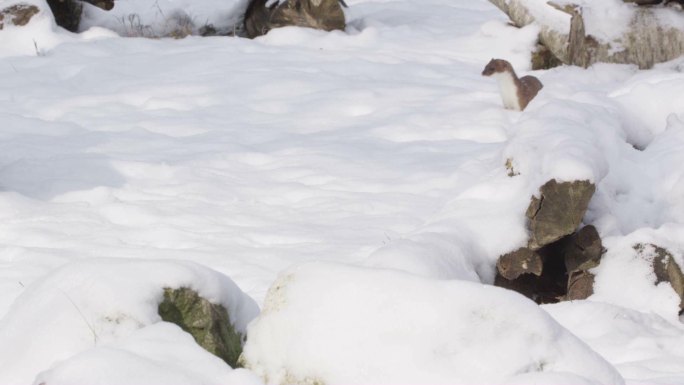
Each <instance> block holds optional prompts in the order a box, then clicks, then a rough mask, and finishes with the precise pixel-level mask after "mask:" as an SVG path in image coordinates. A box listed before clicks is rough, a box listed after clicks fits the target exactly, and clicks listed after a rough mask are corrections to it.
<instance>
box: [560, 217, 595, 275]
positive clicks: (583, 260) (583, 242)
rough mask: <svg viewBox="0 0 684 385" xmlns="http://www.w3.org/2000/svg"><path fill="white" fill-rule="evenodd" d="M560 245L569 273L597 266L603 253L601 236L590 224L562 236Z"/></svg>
mask: <svg viewBox="0 0 684 385" xmlns="http://www.w3.org/2000/svg"><path fill="white" fill-rule="evenodd" d="M560 247H561V253H562V256H563V259H564V260H565V268H566V269H567V271H568V272H570V273H572V272H576V271H580V270H589V269H591V268H594V267H596V266H598V265H599V262H600V261H601V255H602V254H603V245H602V244H601V237H600V236H599V234H598V231H596V227H594V226H592V225H589V226H585V227H583V228H582V229H580V230H579V231H578V232H576V233H575V234H572V235H571V236H569V237H567V238H564V239H563V241H562V245H560Z"/></svg>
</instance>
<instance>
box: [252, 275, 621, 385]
mask: <svg viewBox="0 0 684 385" xmlns="http://www.w3.org/2000/svg"><path fill="white" fill-rule="evenodd" d="M243 358H244V361H245V362H246V364H247V367H248V368H250V369H251V370H253V371H255V372H256V373H258V374H259V375H261V376H262V377H263V378H265V379H267V382H269V383H281V384H282V383H314V382H316V381H318V382H320V383H325V384H363V383H365V384H371V383H378V384H379V383H394V384H447V383H449V384H458V383H461V384H485V383H486V384H496V383H521V381H522V382H524V383H535V382H536V383H540V382H544V381H549V380H552V379H553V380H554V381H558V382H559V383H561V382H565V383H570V382H572V383H576V384H577V383H582V384H611V385H614V384H621V383H623V381H622V378H621V377H620V375H619V374H618V373H617V372H616V371H615V370H614V369H613V368H612V367H611V366H610V364H608V363H607V362H606V361H604V360H603V359H602V358H601V357H600V356H599V355H598V354H596V353H594V352H593V351H592V350H591V349H589V348H588V347H587V346H586V345H584V344H583V343H582V342H581V341H580V340H578V339H577V338H576V337H574V336H573V335H572V334H570V333H569V332H567V331H566V330H565V329H564V328H562V327H561V326H560V325H558V324H557V323H556V322H554V321H553V320H552V319H551V318H550V317H549V316H548V315H547V314H546V313H544V312H543V311H542V310H540V309H539V308H538V307H537V306H536V305H535V304H534V303H532V302H531V301H529V300H527V299H526V298H524V297H522V296H521V295H518V294H516V293H513V292H510V291H506V290H503V289H499V288H496V287H492V286H485V285H482V284H477V283H471V282H463V281H436V280H427V279H423V278H418V277H415V276H412V275H407V274H404V273H398V272H393V271H389V270H378V269H364V268H356V267H350V266H345V265H335V264H325V263H311V264H306V265H300V266H298V267H295V268H292V269H290V270H288V271H286V272H284V273H283V274H281V276H280V277H279V279H278V280H277V281H276V282H275V283H274V284H273V286H272V287H271V289H270V290H269V293H268V295H267V298H266V300H265V304H264V310H263V312H262V314H261V316H260V317H259V318H257V319H256V320H255V321H254V322H253V323H252V324H250V326H249V328H248V340H247V343H246V345H245V350H244V352H243Z"/></svg>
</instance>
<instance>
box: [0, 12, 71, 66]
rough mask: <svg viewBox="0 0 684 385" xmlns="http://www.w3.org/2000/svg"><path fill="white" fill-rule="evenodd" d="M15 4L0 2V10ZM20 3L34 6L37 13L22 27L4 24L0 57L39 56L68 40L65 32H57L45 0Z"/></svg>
mask: <svg viewBox="0 0 684 385" xmlns="http://www.w3.org/2000/svg"><path fill="white" fill-rule="evenodd" d="M15 3H18V2H15V1H4V2H0V9H4V8H5V7H7V6H10V5H12V4H15ZM22 3H26V4H30V5H35V6H36V7H38V9H39V12H38V13H37V14H36V15H34V16H33V17H32V18H31V20H30V21H29V23H28V24H27V25H24V26H15V25H13V24H11V23H5V26H4V28H3V29H2V30H0V57H3V56H15V55H41V54H43V53H44V52H45V51H47V50H49V49H51V48H53V47H54V46H56V45H57V44H60V43H62V42H64V41H67V40H69V37H68V33H67V32H66V31H61V30H58V28H57V24H55V20H54V18H53V17H52V12H50V7H49V6H48V5H47V2H46V1H45V0H25V1H22Z"/></svg>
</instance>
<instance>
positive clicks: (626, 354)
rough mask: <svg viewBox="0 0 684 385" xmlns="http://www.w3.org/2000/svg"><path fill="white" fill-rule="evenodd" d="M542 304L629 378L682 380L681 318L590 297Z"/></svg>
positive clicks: (683, 329)
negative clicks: (596, 300)
mask: <svg viewBox="0 0 684 385" xmlns="http://www.w3.org/2000/svg"><path fill="white" fill-rule="evenodd" d="M630 282H634V281H633V280H632V281H630ZM542 308H543V309H544V310H546V311H547V312H548V313H549V314H550V315H551V316H553V318H554V319H556V321H558V322H559V323H560V324H561V325H563V326H564V327H566V328H568V330H570V331H571V332H572V333H573V334H574V335H576V336H577V337H579V338H581V339H582V341H584V342H586V343H587V344H588V345H589V346H591V348H592V349H594V350H595V351H597V352H598V353H600V354H601V355H602V356H603V357H605V358H606V359H607V360H608V361H610V362H612V363H614V365H615V366H616V368H617V369H618V370H619V371H620V373H622V374H623V376H625V377H628V378H629V379H630V380H629V383H644V384H663V385H671V384H683V383H684V326H683V325H682V323H681V322H679V321H677V320H672V319H671V320H669V321H668V320H666V319H664V318H662V317H660V316H659V315H657V314H653V313H650V312H649V311H648V309H645V311H636V310H630V309H627V308H623V307H619V306H614V305H609V304H606V303H599V302H593V301H576V302H563V303H558V304H554V305H544V306H542ZM554 383H555V382H554Z"/></svg>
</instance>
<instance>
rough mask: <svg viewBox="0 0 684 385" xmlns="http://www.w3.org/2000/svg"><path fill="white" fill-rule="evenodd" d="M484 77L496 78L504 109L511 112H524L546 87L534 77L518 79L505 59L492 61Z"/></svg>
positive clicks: (483, 72) (483, 74) (483, 73)
mask: <svg viewBox="0 0 684 385" xmlns="http://www.w3.org/2000/svg"><path fill="white" fill-rule="evenodd" d="M482 76H494V77H495V78H496V80H497V81H498V82H499V91H500V92H501V99H503V103H504V107H506V108H508V109H509V110H517V111H522V110H524V109H525V107H527V105H528V104H529V103H530V101H531V100H532V99H534V97H535V96H537V93H538V92H539V90H541V89H542V87H544V85H542V83H541V82H540V81H539V79H537V78H535V77H534V76H523V77H522V78H520V79H518V76H516V74H515V71H514V70H513V66H511V63H509V62H507V61H506V60H503V59H492V60H491V61H490V62H489V64H487V66H486V67H485V68H484V71H482Z"/></svg>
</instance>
